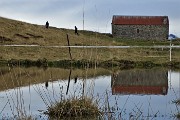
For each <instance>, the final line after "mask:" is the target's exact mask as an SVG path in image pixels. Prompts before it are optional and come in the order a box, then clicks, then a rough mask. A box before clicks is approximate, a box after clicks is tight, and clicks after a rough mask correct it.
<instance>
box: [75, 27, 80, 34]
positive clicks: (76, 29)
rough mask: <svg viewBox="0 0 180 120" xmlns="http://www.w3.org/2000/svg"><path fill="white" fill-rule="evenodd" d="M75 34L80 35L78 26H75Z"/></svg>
mask: <svg viewBox="0 0 180 120" xmlns="http://www.w3.org/2000/svg"><path fill="white" fill-rule="evenodd" d="M75 34H76V35H79V34H78V28H77V27H76V26H75Z"/></svg>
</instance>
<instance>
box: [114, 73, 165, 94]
mask: <svg viewBox="0 0 180 120" xmlns="http://www.w3.org/2000/svg"><path fill="white" fill-rule="evenodd" d="M111 87H112V94H113V95H114V94H155V95H157V94H162V95H166V94H167V92H168V75H167V72H165V71H161V70H154V69H153V70H126V71H120V72H119V73H114V74H113V75H112V77H111Z"/></svg>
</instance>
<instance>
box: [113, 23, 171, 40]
mask: <svg viewBox="0 0 180 120" xmlns="http://www.w3.org/2000/svg"><path fill="white" fill-rule="evenodd" d="M168 34H169V25H115V24H112V35H113V37H116V38H130V39H146V40H165V39H167V38H168Z"/></svg>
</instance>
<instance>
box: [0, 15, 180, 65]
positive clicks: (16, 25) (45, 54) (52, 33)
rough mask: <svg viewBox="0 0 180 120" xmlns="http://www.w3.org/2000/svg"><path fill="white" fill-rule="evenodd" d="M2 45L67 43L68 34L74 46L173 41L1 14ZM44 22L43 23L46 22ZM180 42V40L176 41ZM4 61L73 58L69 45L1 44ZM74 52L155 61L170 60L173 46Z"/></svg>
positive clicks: (179, 56) (92, 57)
mask: <svg viewBox="0 0 180 120" xmlns="http://www.w3.org/2000/svg"><path fill="white" fill-rule="evenodd" d="M0 24H1V27H0V44H1V45H4V44H28V45H29V44H36V45H40V46H53V45H55V46H57V45H60V46H67V36H66V35H67V34H68V35H69V39H70V45H80V46H81V45H87V46H90V45H95V46H104V45H105V46H108V45H142V46H144V45H146V46H148V45H169V41H157V40H156V41H153V40H151V41H150V40H149V41H148V40H147V41H146V40H126V39H120V38H112V37H111V36H110V34H100V33H95V32H91V31H79V34H80V35H79V36H77V35H75V34H74V30H69V29H62V28H55V27H50V28H49V29H46V28H45V26H43V25H33V24H29V23H25V22H21V21H15V20H10V19H6V18H2V17H0ZM42 24H43V23H42ZM173 44H174V45H179V44H180V41H179V40H175V41H173ZM0 51H1V53H0V60H10V59H17V60H20V59H23V60H25V59H29V60H38V59H42V58H46V59H47V60H48V61H56V60H66V59H69V53H68V48H45V47H4V46H0ZM71 52H72V53H71V54H72V57H73V59H74V60H82V59H86V60H89V61H96V62H101V61H107V60H112V59H117V60H131V61H152V62H154V63H160V64H161V63H165V62H168V61H169V49H164V50H162V49H148V48H132V49H108V48H98V49H95V48H94V49H92V48H87V49H85V48H72V49H71ZM172 56H173V57H172V60H173V61H175V62H179V61H180V51H179V49H173V51H172Z"/></svg>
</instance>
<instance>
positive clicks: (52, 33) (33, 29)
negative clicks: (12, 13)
mask: <svg viewBox="0 0 180 120" xmlns="http://www.w3.org/2000/svg"><path fill="white" fill-rule="evenodd" d="M0 24H1V27H0V44H35V45H45V46H46V45H67V36H66V34H68V35H69V39H70V44H71V45H117V44H114V42H113V41H111V40H109V37H108V36H106V35H102V34H99V33H93V32H90V31H79V36H77V35H75V34H74V30H68V29H60V28H55V27H51V26H50V28H49V29H46V28H45V26H41V25H34V24H29V23H25V22H21V21H15V20H10V19H6V18H2V17H0ZM101 39H103V40H101Z"/></svg>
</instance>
